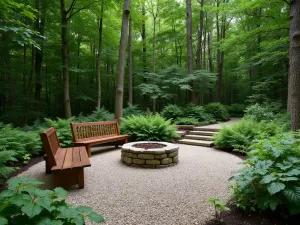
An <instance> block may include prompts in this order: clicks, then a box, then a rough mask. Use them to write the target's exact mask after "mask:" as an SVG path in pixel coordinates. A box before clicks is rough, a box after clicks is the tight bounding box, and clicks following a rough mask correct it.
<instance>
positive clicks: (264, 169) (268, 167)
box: [230, 133, 300, 214]
mask: <svg viewBox="0 0 300 225" xmlns="http://www.w3.org/2000/svg"><path fill="white" fill-rule="evenodd" d="M298 135H299V134H298ZM250 148H251V149H252V151H251V152H249V154H248V159H247V160H246V161H244V162H243V163H242V164H243V165H244V166H245V167H244V168H243V169H241V170H238V171H235V174H236V175H235V176H233V177H232V178H231V179H230V180H235V181H236V183H235V184H234V185H232V189H233V196H234V199H235V204H236V205H237V206H238V207H241V208H243V209H252V210H255V209H259V210H268V209H271V210H273V211H274V210H276V209H277V208H278V207H281V209H288V210H289V211H290V213H291V214H296V213H299V212H300V141H299V136H297V134H291V133H284V134H280V135H277V136H275V137H272V138H270V139H264V140H260V141H258V142H257V143H255V144H254V145H252V146H251V147H250Z"/></svg>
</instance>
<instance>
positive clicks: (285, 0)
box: [283, 0, 291, 6]
mask: <svg viewBox="0 0 300 225" xmlns="http://www.w3.org/2000/svg"><path fill="white" fill-rule="evenodd" d="M283 1H284V2H285V3H286V4H287V5H288V6H291V4H290V3H289V2H288V1H287V0H283Z"/></svg>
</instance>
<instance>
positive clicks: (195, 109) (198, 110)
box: [183, 104, 216, 124]
mask: <svg viewBox="0 0 300 225" xmlns="http://www.w3.org/2000/svg"><path fill="white" fill-rule="evenodd" d="M183 112H184V117H190V118H194V119H196V120H198V121H199V122H200V123H201V124H209V123H214V122H216V120H215V119H214V118H213V117H212V115H210V114H209V113H206V112H205V111H204V109H203V107H201V106H198V105H194V104H188V105H186V106H184V107H183Z"/></svg>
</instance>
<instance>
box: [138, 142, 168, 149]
mask: <svg viewBox="0 0 300 225" xmlns="http://www.w3.org/2000/svg"><path fill="white" fill-rule="evenodd" d="M132 146H133V147H136V148H144V149H145V150H148V149H153V148H163V147H166V145H164V144H159V143H141V144H135V145H132Z"/></svg>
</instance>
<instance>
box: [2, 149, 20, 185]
mask: <svg viewBox="0 0 300 225" xmlns="http://www.w3.org/2000/svg"><path fill="white" fill-rule="evenodd" d="M14 156H15V153H14V152H13V151H0V184H2V183H1V179H3V178H7V177H8V175H9V174H10V173H11V172H13V171H14V170H15V168H14V167H10V166H7V163H8V162H9V161H16V160H17V159H16V158H14Z"/></svg>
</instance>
